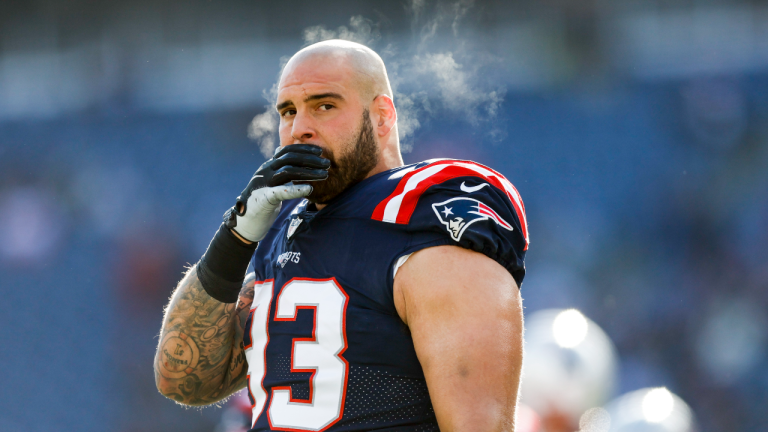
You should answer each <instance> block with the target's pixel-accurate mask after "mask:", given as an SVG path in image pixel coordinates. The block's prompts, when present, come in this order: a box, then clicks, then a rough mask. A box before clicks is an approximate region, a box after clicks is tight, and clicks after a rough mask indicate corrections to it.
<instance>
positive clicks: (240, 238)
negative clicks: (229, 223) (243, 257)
mask: <svg viewBox="0 0 768 432" xmlns="http://www.w3.org/2000/svg"><path fill="white" fill-rule="evenodd" d="M227 229H229V231H230V232H231V233H232V234H234V235H235V237H237V238H238V239H239V240H240V241H242V242H243V243H244V244H247V245H249V244H252V243H256V242H252V241H250V240H246V239H245V238H244V237H243V236H241V235H240V234H239V233H238V232H237V231H236V230H235V229H232V228H227Z"/></svg>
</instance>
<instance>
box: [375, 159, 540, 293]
mask: <svg viewBox="0 0 768 432" xmlns="http://www.w3.org/2000/svg"><path fill="white" fill-rule="evenodd" d="M398 174H399V175H400V176H401V177H400V179H399V181H398V184H397V186H396V187H395V189H394V191H393V192H392V193H391V194H390V195H389V196H387V197H386V198H385V199H384V200H382V201H381V202H379V204H378V205H377V206H376V207H375V209H374V211H373V214H372V215H371V218H372V219H374V220H377V221H381V222H386V223H392V224H400V225H407V226H408V230H409V231H411V232H412V234H413V235H414V243H419V242H423V243H424V244H439V243H442V244H458V245H459V246H463V247H466V248H469V249H473V250H476V251H478V252H482V253H485V254H486V255H488V256H489V257H491V258H493V259H495V260H496V261H498V262H499V263H500V264H502V265H503V266H505V267H506V268H507V269H508V270H509V271H510V272H511V273H512V274H513V276H515V278H516V279H519V280H518V283H520V282H521V281H522V275H524V271H525V266H524V256H525V252H526V251H527V250H528V245H529V243H530V240H529V235H528V222H527V220H526V216H525V205H524V204H523V200H522V198H521V197H520V194H519V193H518V191H517V189H516V188H515V187H514V186H513V185H512V183H510V182H509V180H507V179H506V178H505V177H504V176H503V175H501V174H500V173H499V172H497V171H494V170H493V169H491V168H488V167H486V166H484V165H481V164H478V163H476V162H471V161H463V160H452V159H443V160H437V161H434V162H432V163H428V164H427V165H416V166H415V167H414V168H413V169H410V170H404V173H403V172H400V173H398ZM436 236H437V237H436Z"/></svg>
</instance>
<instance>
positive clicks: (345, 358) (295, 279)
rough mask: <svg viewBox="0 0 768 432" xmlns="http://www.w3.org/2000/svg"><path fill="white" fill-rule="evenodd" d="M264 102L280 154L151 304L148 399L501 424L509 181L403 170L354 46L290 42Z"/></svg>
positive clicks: (512, 383)
mask: <svg viewBox="0 0 768 432" xmlns="http://www.w3.org/2000/svg"><path fill="white" fill-rule="evenodd" d="M276 109H277V112H278V113H279V115H280V127H279V134H280V147H279V148H278V149H277V151H276V153H275V155H274V157H272V158H271V159H270V160H268V161H267V162H265V163H264V164H263V165H262V166H261V167H260V168H259V169H258V170H257V171H256V173H255V174H254V176H253V178H251V180H250V182H249V183H248V185H247V187H246V188H245V189H244V190H243V192H242V193H241V194H240V196H239V197H238V198H237V201H236V203H235V205H234V206H233V207H232V208H231V209H230V210H229V211H227V212H226V213H225V216H224V223H223V224H222V225H221V227H220V228H219V230H218V231H217V233H216V235H215V236H214V238H213V240H212V241H211V244H210V246H209V247H208V250H207V251H206V252H205V254H204V255H203V257H202V258H201V259H200V261H199V262H198V263H197V264H196V265H195V266H193V267H192V268H191V269H190V271H189V272H188V273H187V274H186V276H185V277H184V278H183V279H182V281H181V282H180V283H179V286H178V287H177V289H176V291H175V292H174V294H173V296H172V298H171V301H170V304H169V305H168V307H167V309H166V311H165V318H164V320H163V325H162V330H161V335H160V343H159V346H158V350H157V355H156V359H155V377H156V381H157V387H158V389H159V390H160V392H161V393H162V394H164V395H165V396H167V397H169V398H172V399H174V400H176V401H177V402H179V403H182V404H186V405H207V404H212V403H216V402H218V401H221V400H222V399H224V398H226V397H228V396H229V395H231V394H232V393H234V392H236V391H238V390H239V389H241V388H243V387H247V392H248V396H249V398H250V403H251V412H252V423H251V427H252V430H253V431H267V430H290V431H324V430H328V431H371V430H382V431H383V430H387V431H395V430H397V431H431V430H443V431H511V430H513V429H514V418H515V405H516V401H517V394H518V386H519V380H520V368H521V363H522V355H523V348H522V331H523V322H522V315H523V313H522V304H521V298H520V293H519V287H520V283H521V282H522V280H523V276H524V275H525V266H524V257H525V253H526V250H527V248H528V228H527V223H526V219H525V209H524V207H523V202H522V200H521V199H520V196H519V195H518V193H517V191H516V190H515V188H514V187H513V186H512V184H511V183H510V182H509V181H508V180H507V179H506V178H504V176H502V175H501V174H499V173H498V172H496V171H494V170H492V169H490V168H487V167H485V166H483V165H480V164H477V163H474V162H470V161H463V160H451V159H441V160H430V161H425V162H421V163H417V164H413V165H407V166H404V165H403V160H402V157H401V155H400V148H399V142H398V134H397V113H396V111H395V105H394V101H393V94H392V89H391V87H390V84H389V80H388V78H387V73H386V69H385V67H384V63H383V61H382V60H381V58H380V57H379V56H378V55H377V54H376V53H375V52H373V51H372V50H370V49H368V48H367V47H365V46H362V45H359V44H356V43H352V42H346V41H338V40H334V41H326V42H321V43H317V44H314V45H311V46H309V47H307V48H304V49H303V50H301V51H299V52H298V53H296V54H295V55H294V56H293V57H292V58H291V59H290V61H289V62H288V63H287V64H286V65H285V68H284V70H283V72H282V74H281V77H280V81H279V86H278V98H277V105H276ZM249 264H250V267H251V268H252V271H251V272H249V273H248V274H247V275H246V270H247V269H248V267H249Z"/></svg>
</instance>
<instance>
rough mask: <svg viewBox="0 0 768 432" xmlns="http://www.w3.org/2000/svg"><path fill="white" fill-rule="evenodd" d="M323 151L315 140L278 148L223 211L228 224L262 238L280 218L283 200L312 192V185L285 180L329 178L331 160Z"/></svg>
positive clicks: (252, 238)
mask: <svg viewBox="0 0 768 432" xmlns="http://www.w3.org/2000/svg"><path fill="white" fill-rule="evenodd" d="M322 153H323V149H322V148H321V147H318V146H316V145H312V144H292V145H289V146H285V147H280V148H278V149H277V151H276V152H275V155H274V156H273V157H272V159H270V160H268V161H266V162H264V164H262V165H261V167H259V169H258V170H256V173H255V174H254V175H253V177H252V178H251V181H250V182H249V183H248V186H246V187H245V189H243V192H242V193H241V194H240V196H238V197H237V201H236V203H235V205H234V206H233V207H232V208H231V209H229V210H228V211H227V213H225V214H224V223H225V224H226V226H227V228H229V229H232V230H234V231H236V232H237V233H238V234H240V235H241V236H242V237H243V238H245V239H247V240H249V241H252V242H257V241H260V240H261V239H263V238H264V236H265V235H266V233H267V231H268V230H269V228H270V227H271V226H272V223H274V221H275V218H277V214H278V213H279V212H280V207H281V202H282V201H284V200H288V199H294V198H300V197H304V196H307V195H309V194H310V193H312V186H310V185H306V184H302V185H293V184H291V185H286V183H289V182H292V181H295V180H302V181H317V180H325V179H326V178H328V168H330V166H331V161H329V160H328V159H325V158H322V157H320V155H321V154H322ZM278 186H280V187H278Z"/></svg>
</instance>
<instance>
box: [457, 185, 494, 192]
mask: <svg viewBox="0 0 768 432" xmlns="http://www.w3.org/2000/svg"><path fill="white" fill-rule="evenodd" d="M486 186H488V183H483V184H481V185H477V186H472V187H469V186H467V185H465V184H464V182H461V190H463V191H464V192H466V193H472V192H477V191H479V190H480V189H482V188H484V187H486Z"/></svg>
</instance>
